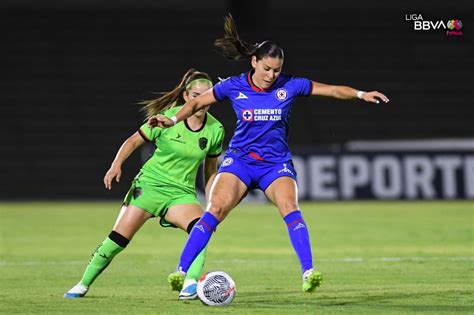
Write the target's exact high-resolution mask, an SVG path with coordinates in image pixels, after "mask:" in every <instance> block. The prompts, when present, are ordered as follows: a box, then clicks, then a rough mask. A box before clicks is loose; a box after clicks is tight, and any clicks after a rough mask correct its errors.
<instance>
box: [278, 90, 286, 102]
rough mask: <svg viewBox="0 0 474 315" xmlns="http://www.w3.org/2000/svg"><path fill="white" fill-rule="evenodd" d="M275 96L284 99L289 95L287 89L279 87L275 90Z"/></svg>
mask: <svg viewBox="0 0 474 315" xmlns="http://www.w3.org/2000/svg"><path fill="white" fill-rule="evenodd" d="M275 96H276V98H277V99H279V100H280V101H284V100H286V98H287V97H288V92H287V91H286V90H285V89H278V90H276V92H275Z"/></svg>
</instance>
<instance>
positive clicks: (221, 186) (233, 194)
mask: <svg viewBox="0 0 474 315" xmlns="http://www.w3.org/2000/svg"><path fill="white" fill-rule="evenodd" d="M247 191H248V188H247V186H246V185H245V184H244V183H243V182H242V181H241V180H240V178H238V177H237V176H236V175H234V174H232V173H227V172H222V173H219V174H217V176H216V178H215V180H214V183H213V185H212V188H211V192H210V198H209V203H208V206H207V211H209V212H211V213H212V214H213V215H214V216H215V217H216V218H217V219H218V220H219V221H222V220H224V218H225V217H226V216H227V214H228V213H229V212H230V211H231V210H232V209H233V208H234V207H235V206H236V205H237V204H238V203H239V202H240V201H241V200H242V198H243V197H244V196H245V194H246V193H247Z"/></svg>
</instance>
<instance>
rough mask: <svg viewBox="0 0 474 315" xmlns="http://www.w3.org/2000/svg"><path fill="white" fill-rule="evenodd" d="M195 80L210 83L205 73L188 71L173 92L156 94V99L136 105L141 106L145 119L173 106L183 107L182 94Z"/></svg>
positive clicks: (209, 78)
mask: <svg viewBox="0 0 474 315" xmlns="http://www.w3.org/2000/svg"><path fill="white" fill-rule="evenodd" d="M197 79H206V80H209V81H212V79H211V77H210V76H209V75H208V74H207V73H205V72H200V71H197V70H196V69H189V70H188V71H187V72H186V73H185V74H184V76H183V78H182V79H181V82H180V83H179V84H178V85H177V86H176V87H175V88H174V89H173V90H171V91H169V92H160V93H158V94H159V95H160V96H159V97H158V98H155V99H152V100H145V101H140V102H139V103H138V104H139V105H142V106H143V107H142V111H144V112H145V113H146V115H147V117H151V116H153V115H156V114H158V113H161V112H163V111H165V110H167V109H170V108H173V107H175V106H179V105H183V104H184V103H186V101H185V100H184V98H183V92H184V91H185V90H186V86H187V85H188V84H189V83H190V82H192V81H194V80H197Z"/></svg>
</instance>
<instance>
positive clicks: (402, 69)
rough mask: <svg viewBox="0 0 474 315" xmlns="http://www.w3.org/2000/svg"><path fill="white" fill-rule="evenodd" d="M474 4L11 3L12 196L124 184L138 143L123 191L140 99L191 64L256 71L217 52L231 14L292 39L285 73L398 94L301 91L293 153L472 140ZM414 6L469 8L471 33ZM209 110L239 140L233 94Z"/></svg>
mask: <svg viewBox="0 0 474 315" xmlns="http://www.w3.org/2000/svg"><path fill="white" fill-rule="evenodd" d="M473 9H474V5H473V4H472V2H470V3H469V1H465V2H462V1H456V2H446V1H398V2H396V3H385V2H382V1H331V2H322V1H299V0H293V1H268V0H265V1H262V0H260V1H242V0H240V1H195V2H190V1H184V0H176V1H148V0H135V1H92V0H90V1H85V0H82V1H79V0H76V1H72V0H70V1H61V2H58V1H48V0H44V1H27V0H23V1H21V0H20V1H8V0H7V1H2V2H1V4H0V35H1V39H2V43H1V50H0V69H1V72H2V75H1V76H0V87H1V121H2V124H1V127H0V128H1V130H0V131H1V132H0V134H1V138H0V140H1V143H2V145H1V154H0V174H1V176H2V180H1V181H0V199H4V200H8V199H50V198H59V199H67V198H69V199H80V198H91V199H109V198H119V197H121V196H123V194H124V192H125V191H126V190H127V189H128V186H129V183H130V180H131V178H132V177H133V176H134V175H135V173H136V172H137V171H138V169H139V167H140V165H141V163H142V156H141V155H140V154H139V153H135V154H134V155H133V156H131V157H130V158H129V160H128V161H127V162H126V163H125V167H124V169H123V170H124V176H123V179H122V182H121V184H120V185H116V186H115V188H114V189H113V190H112V191H111V192H109V191H106V190H105V189H104V188H103V184H102V177H103V175H104V174H105V172H106V170H107V169H108V167H109V165H110V163H111V162H112V160H113V158H114V156H115V153H116V151H117V149H118V148H119V146H120V145H121V144H122V142H123V141H124V140H125V139H126V138H127V137H128V136H130V135H131V134H132V133H134V132H135V131H136V130H137V128H138V127H139V126H140V124H141V123H142V121H143V119H144V116H143V115H142V114H141V113H140V112H139V106H138V105H136V102H137V101H139V100H143V99H149V98H152V97H154V95H153V94H152V92H153V91H168V90H170V89H172V88H173V87H174V86H175V85H176V84H177V83H178V82H179V80H180V79H181V77H182V75H183V74H184V72H185V71H186V70H187V69H188V68H191V67H194V68H197V69H199V70H201V71H205V72H208V73H209V74H210V75H211V76H212V77H213V78H215V80H217V77H218V76H220V77H227V76H230V75H236V74H239V73H241V72H243V71H247V70H248V69H249V64H248V63H247V62H230V61H227V60H225V59H224V58H223V57H221V56H219V55H218V54H217V53H216V52H215V51H214V48H213V41H214V40H215V39H216V38H218V37H220V36H221V35H222V34H223V16H224V15H225V14H226V13H227V12H231V13H232V14H233V15H234V17H235V19H236V21H237V25H238V28H239V31H240V33H241V36H242V38H243V39H246V40H247V41H249V42H257V41H258V42H261V41H263V40H265V39H272V40H275V41H277V42H279V43H280V45H281V46H282V47H283V48H284V49H285V54H286V55H285V65H284V71H285V72H289V73H293V74H295V75H298V76H303V77H308V78H310V79H313V80H315V81H319V82H323V83H329V84H340V85H349V86H353V87H355V88H358V89H361V90H379V91H382V92H384V93H385V94H386V95H387V96H388V97H389V98H390V100H391V102H390V103H389V104H387V105H373V104H368V103H364V102H361V101H350V102H343V101H337V100H331V99H325V98H317V97H315V98H301V99H299V100H298V101H297V102H296V103H295V105H294V107H293V112H292V123H291V133H290V142H291V145H292V148H293V151H294V152H295V153H297V152H299V151H302V150H317V149H320V148H327V147H331V146H334V145H340V144H343V143H345V142H347V141H351V140H361V139H364V140H371V139H377V140H389V139H432V138H469V137H470V138H472V137H474V123H473V122H474V109H473V104H472V99H473V92H472V90H473V69H474V67H473V44H472V39H471V32H472V25H473V23H474V17H473V12H474V10H473ZM411 13H421V14H422V16H423V18H424V19H425V20H433V21H435V20H439V19H442V20H443V21H447V20H448V19H460V20H462V22H463V23H464V27H463V29H462V31H463V33H464V35H463V36H458V37H447V36H446V34H445V31H443V30H437V31H418V32H417V31H414V30H413V23H412V22H411V21H406V20H405V15H406V14H411ZM211 112H212V113H213V115H215V116H216V117H217V118H218V119H220V120H221V121H222V122H223V123H224V125H225V128H226V133H227V136H226V143H228V141H229V139H230V136H231V134H232V131H233V127H234V125H235V117H234V113H233V111H232V109H231V106H230V103H228V102H223V103H219V104H216V105H214V106H213V107H212V108H211Z"/></svg>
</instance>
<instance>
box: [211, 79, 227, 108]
mask: <svg viewBox="0 0 474 315" xmlns="http://www.w3.org/2000/svg"><path fill="white" fill-rule="evenodd" d="M231 86H232V83H231V79H230V78H227V79H225V80H222V81H220V82H219V83H217V84H216V85H214V87H213V88H212V93H213V94H214V98H215V99H216V100H218V101H219V102H220V101H223V100H225V99H226V98H229V95H230V88H231Z"/></svg>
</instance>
